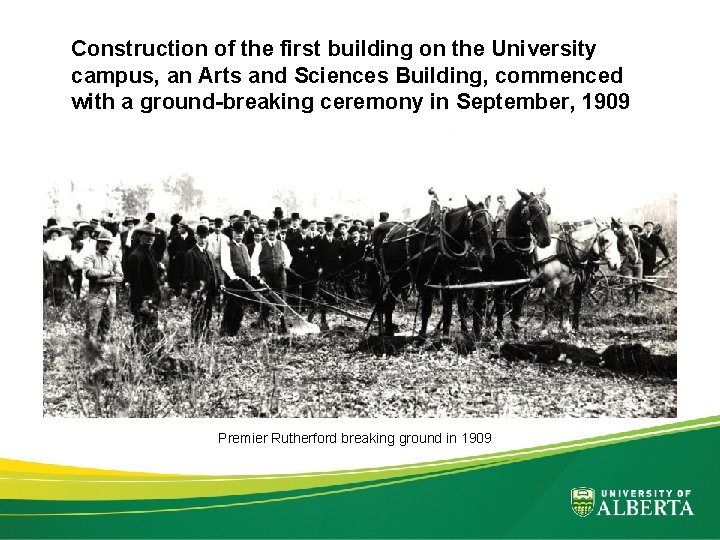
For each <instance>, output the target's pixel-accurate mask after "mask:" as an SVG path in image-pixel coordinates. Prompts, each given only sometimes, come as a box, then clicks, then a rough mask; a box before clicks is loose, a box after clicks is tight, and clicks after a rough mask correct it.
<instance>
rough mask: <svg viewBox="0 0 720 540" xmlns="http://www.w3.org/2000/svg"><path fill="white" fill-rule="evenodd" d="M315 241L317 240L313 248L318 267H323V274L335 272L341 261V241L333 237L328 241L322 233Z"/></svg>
mask: <svg viewBox="0 0 720 540" xmlns="http://www.w3.org/2000/svg"><path fill="white" fill-rule="evenodd" d="M315 241H316V242H317V243H316V245H315V250H316V253H317V263H318V267H319V268H322V269H323V273H324V274H325V275H327V274H330V273H335V272H337V271H338V270H339V269H340V264H341V262H342V261H341V258H342V243H341V242H340V240H338V239H337V238H333V240H332V241H330V240H328V238H327V236H326V235H322V236H319V237H318V238H317V239H316V240H315Z"/></svg>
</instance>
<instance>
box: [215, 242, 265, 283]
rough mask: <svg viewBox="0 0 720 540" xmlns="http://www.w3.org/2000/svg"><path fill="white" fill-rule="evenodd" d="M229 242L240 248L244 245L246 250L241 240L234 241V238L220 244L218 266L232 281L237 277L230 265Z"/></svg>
mask: <svg viewBox="0 0 720 540" xmlns="http://www.w3.org/2000/svg"><path fill="white" fill-rule="evenodd" d="M230 243H233V244H235V245H236V246H240V248H241V249H242V248H243V247H245V251H246V252H247V247H246V246H245V244H243V243H242V242H236V241H235V240H229V239H228V241H227V242H222V243H221V244H220V268H222V271H223V272H225V273H226V274H227V276H228V278H230V281H232V280H234V279H238V275H237V274H236V273H235V270H233V267H232V259H231V258H230ZM255 251H257V249H256V250H255ZM250 267H251V268H252V263H251V264H250ZM253 275H255V274H253Z"/></svg>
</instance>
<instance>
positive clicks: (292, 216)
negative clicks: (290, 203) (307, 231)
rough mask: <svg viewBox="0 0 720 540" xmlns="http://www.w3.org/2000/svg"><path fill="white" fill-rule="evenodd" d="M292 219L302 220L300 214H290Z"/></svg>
mask: <svg viewBox="0 0 720 540" xmlns="http://www.w3.org/2000/svg"><path fill="white" fill-rule="evenodd" d="M290 218H291V219H300V212H293V213H292V214H290Z"/></svg>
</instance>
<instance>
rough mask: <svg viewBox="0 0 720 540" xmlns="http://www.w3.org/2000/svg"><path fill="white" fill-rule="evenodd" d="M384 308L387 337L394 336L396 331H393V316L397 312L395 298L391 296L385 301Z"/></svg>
mask: <svg viewBox="0 0 720 540" xmlns="http://www.w3.org/2000/svg"><path fill="white" fill-rule="evenodd" d="M383 308H384V311H385V335H387V336H393V335H395V331H394V329H393V322H392V314H393V311H394V310H395V297H394V296H393V295H392V294H390V295H388V297H387V298H385V300H384V301H383Z"/></svg>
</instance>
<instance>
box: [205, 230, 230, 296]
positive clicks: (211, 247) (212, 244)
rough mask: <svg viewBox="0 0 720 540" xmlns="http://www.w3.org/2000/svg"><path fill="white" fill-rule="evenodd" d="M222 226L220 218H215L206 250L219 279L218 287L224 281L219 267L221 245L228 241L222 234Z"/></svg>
mask: <svg viewBox="0 0 720 540" xmlns="http://www.w3.org/2000/svg"><path fill="white" fill-rule="evenodd" d="M222 226H223V220H222V218H215V228H214V229H213V230H212V231H210V235H209V236H208V239H207V250H208V251H209V252H210V256H211V257H212V260H213V263H215V270H216V271H217V274H218V277H219V278H220V283H219V284H218V286H220V285H222V284H223V280H224V276H223V273H222V268H221V266H220V252H221V248H222V244H225V243H227V241H228V237H227V236H225V235H224V234H223V233H222Z"/></svg>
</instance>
